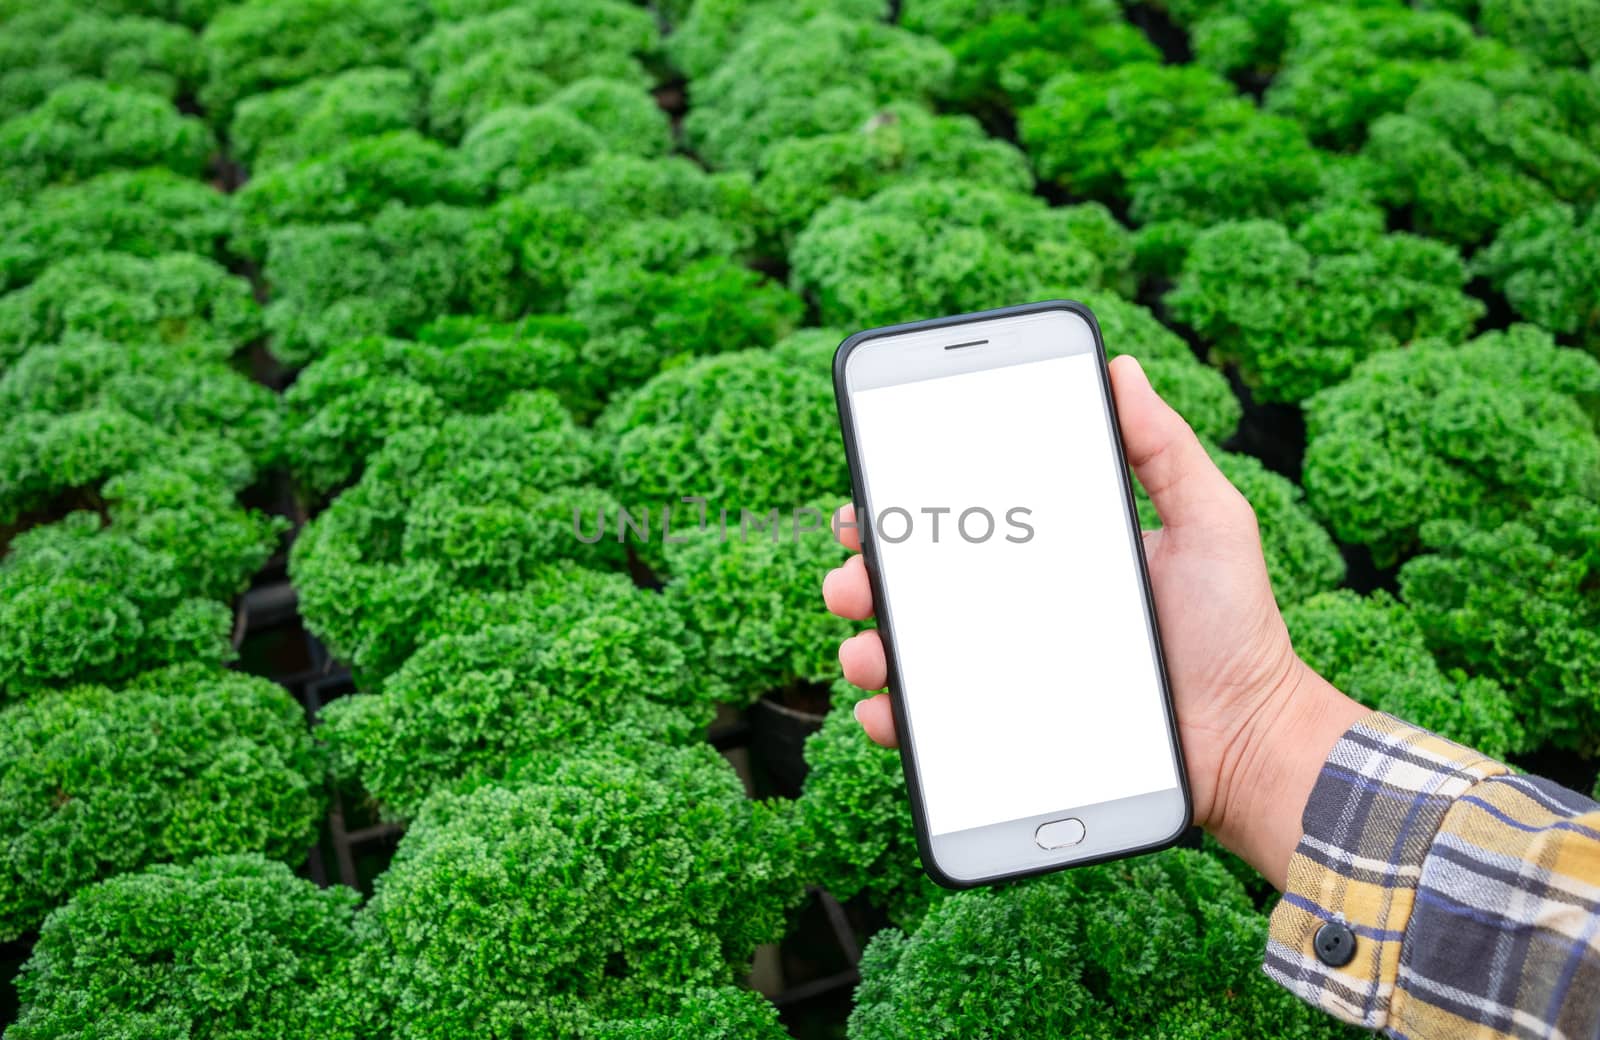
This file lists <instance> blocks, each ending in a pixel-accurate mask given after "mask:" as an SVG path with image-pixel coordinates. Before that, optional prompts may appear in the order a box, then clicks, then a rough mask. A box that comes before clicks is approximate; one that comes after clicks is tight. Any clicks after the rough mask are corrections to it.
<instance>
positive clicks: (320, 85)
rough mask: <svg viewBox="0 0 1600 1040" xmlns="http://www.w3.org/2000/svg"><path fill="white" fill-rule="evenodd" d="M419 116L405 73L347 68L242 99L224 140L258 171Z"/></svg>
mask: <svg viewBox="0 0 1600 1040" xmlns="http://www.w3.org/2000/svg"><path fill="white" fill-rule="evenodd" d="M421 115H422V113H421V100H420V98H419V97H418V95H417V87H416V84H415V83H414V82H413V81H412V78H411V76H410V75H409V74H408V73H406V72H403V71H401V70H399V69H383V68H374V69H351V70H350V71H348V72H340V73H336V74H334V75H331V76H318V77H315V78H313V79H308V80H305V81H304V82H301V83H297V84H295V85H294V86H292V87H283V88H281V89H279V90H270V91H267V92H266V93H263V94H255V95H252V96H251V97H248V98H246V99H244V100H243V101H241V102H240V103H239V108H238V111H236V112H235V113H234V116H233V122H232V124H230V126H229V127H228V143H229V146H230V147H231V149H232V151H233V155H234V157H235V158H237V159H238V160H239V161H240V162H242V163H244V164H245V165H247V166H249V167H250V168H251V169H252V170H253V171H260V170H264V169H266V168H267V167H270V166H276V165H278V164H279V163H286V162H296V161H298V160H302V159H310V158H312V157H314V156H317V155H322V154H323V153H325V152H331V151H333V150H334V149H335V148H337V147H339V146H340V145H342V144H346V143H348V142H350V141H353V140H356V139H358V138H362V137H373V136H376V135H378V134H382V133H387V132H389V131H393V130H409V129H412V128H414V127H415V126H416V125H417V124H418V122H419V121H420V120H421Z"/></svg>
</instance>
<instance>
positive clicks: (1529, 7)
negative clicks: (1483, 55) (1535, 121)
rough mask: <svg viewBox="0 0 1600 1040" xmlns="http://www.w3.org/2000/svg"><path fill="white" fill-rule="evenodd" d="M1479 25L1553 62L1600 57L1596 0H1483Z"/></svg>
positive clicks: (1591, 60) (1585, 62)
mask: <svg viewBox="0 0 1600 1040" xmlns="http://www.w3.org/2000/svg"><path fill="white" fill-rule="evenodd" d="M1478 26H1479V28H1481V29H1482V30H1483V31H1484V32H1486V33H1488V34H1489V35H1490V36H1494V37H1497V38H1499V39H1502V40H1505V41H1506V42H1507V43H1509V44H1511V45H1512V46H1513V47H1516V48H1517V49H1519V50H1523V51H1527V52H1528V53H1529V54H1532V55H1533V56H1534V57H1535V58H1538V59H1539V60H1540V61H1542V62H1545V63H1547V64H1550V65H1589V64H1592V63H1594V62H1597V61H1600V5H1597V4H1596V3H1595V2H1594V0H1483V4H1482V6H1481V7H1480V8H1479V11H1478Z"/></svg>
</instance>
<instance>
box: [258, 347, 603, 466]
mask: <svg viewBox="0 0 1600 1040" xmlns="http://www.w3.org/2000/svg"><path fill="white" fill-rule="evenodd" d="M420 335H421V336H422V337H423V338H422V340H421V341H419V342H413V341H410V340H396V339H385V338H381V337H373V338H367V339H358V340H354V341H351V342H349V343H344V344H340V345H339V346H337V347H335V348H334V349H333V350H332V351H330V352H329V354H328V356H327V357H325V358H323V359H321V360H319V361H316V362H314V363H312V364H311V365H309V366H308V367H307V368H306V369H305V371H304V372H302V373H301V375H300V378H299V379H297V380H295V383H294V385H293V386H291V387H290V388H289V390H288V391H287V392H286V393H285V394H284V398H283V400H284V407H285V411H286V417H285V418H286V422H285V430H284V452H285V454H286V456H287V461H288V464H289V467H290V469H291V470H292V471H293V472H294V474H295V476H296V477H297V478H298V480H299V481H300V484H301V486H302V487H303V488H304V489H305V490H306V491H307V492H309V493H310V494H311V495H313V496H322V495H325V494H327V493H328V492H330V491H334V490H336V489H338V488H340V487H342V486H344V485H345V484H348V483H350V482H351V481H352V480H353V479H354V478H355V477H357V476H359V475H360V468H361V466H362V464H363V463H364V462H365V461H366V460H367V459H368V458H370V457H372V456H373V455H374V454H376V453H377V451H378V449H379V448H381V447H382V446H383V444H384V443H385V442H386V441H387V440H388V438H389V437H390V436H392V435H393V434H395V433H398V432H400V431H401V430H405V429H411V428H412V427H426V426H432V425H435V424H437V423H438V422H440V421H442V420H443V419H444V418H445V417H446V416H448V415H453V414H459V413H483V412H492V411H494V410H495V409H497V408H499V407H500V406H502V405H503V404H505V402H506V399H507V398H509V397H510V396H511V395H512V394H514V393H517V392H518V391H522V390H535V389H539V388H541V387H542V388H545V389H549V390H553V391H555V392H557V393H558V394H559V395H560V396H561V397H562V398H563V402H564V403H567V404H569V405H572V406H577V405H579V404H589V403H590V400H589V399H588V398H587V397H585V396H584V395H585V393H586V392H591V393H592V392H594V389H593V388H592V387H590V386H589V385H588V384H589V381H588V380H586V379H585V378H584V377H585V376H586V375H587V374H588V373H587V369H586V367H585V366H584V365H583V364H582V362H581V361H580V356H581V355H580V352H579V348H580V347H582V346H583V341H584V338H585V335H586V333H585V330H584V328H583V326H582V325H579V324H578V323H576V322H572V321H567V320H564V319H559V318H550V319H540V318H532V319H528V320H526V321H523V322H519V323H517V324H515V325H497V324H494V323H491V322H480V321H472V320H465V321H456V322H443V323H436V324H433V325H430V326H428V327H426V328H424V329H423V331H422V332H421V333H420Z"/></svg>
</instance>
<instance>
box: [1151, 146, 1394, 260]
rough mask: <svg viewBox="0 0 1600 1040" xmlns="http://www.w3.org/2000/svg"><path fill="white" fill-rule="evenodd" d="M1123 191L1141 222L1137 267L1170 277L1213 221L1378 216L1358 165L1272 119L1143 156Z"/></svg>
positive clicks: (1296, 221) (1299, 220) (1296, 222)
mask: <svg viewBox="0 0 1600 1040" xmlns="http://www.w3.org/2000/svg"><path fill="white" fill-rule="evenodd" d="M1127 187H1128V196H1129V202H1128V214H1129V216H1130V217H1132V218H1133V219H1134V220H1135V221H1138V222H1139V223H1141V224H1143V225H1145V226H1144V227H1143V228H1141V229H1140V231H1139V260H1140V266H1141V267H1143V268H1145V269H1148V270H1151V271H1154V272H1155V273H1158V274H1163V275H1168V276H1171V275H1176V274H1177V273H1178V271H1179V270H1180V269H1181V268H1182V266H1183V259H1184V255H1185V253H1186V252H1187V250H1188V249H1189V247H1190V245H1191V244H1192V243H1193V241H1194V239H1195V237H1196V236H1198V235H1199V234H1200V232H1201V231H1202V230H1204V229H1205V228H1208V227H1210V226H1212V225H1214V224H1221V223H1224V222H1226V221H1230V220H1247V219H1251V218H1258V217H1259V218H1265V219H1268V220H1276V221H1279V222H1281V223H1284V224H1286V225H1288V226H1290V227H1298V226H1299V225H1300V224H1301V223H1303V222H1304V221H1306V220H1309V219H1311V218H1313V217H1315V216H1316V215H1317V214H1318V213H1320V212H1322V211H1324V210H1327V209H1330V208H1335V207H1339V208H1358V209H1366V210H1370V211H1371V212H1372V213H1373V215H1374V216H1375V217H1377V218H1378V219H1380V220H1381V219H1382V215H1381V213H1379V212H1378V211H1377V209H1376V203H1375V201H1374V198H1373V194H1372V192H1371V190H1370V189H1369V187H1368V186H1367V184H1366V178H1365V176H1364V174H1363V172H1362V167H1361V165H1360V162H1359V160H1354V159H1350V158H1348V157H1345V156H1340V155H1335V154H1333V153H1331V152H1325V151H1322V150H1321V149H1318V148H1315V147H1313V146H1312V145H1311V142H1310V141H1308V140H1307V139H1306V136H1305V132H1304V131H1303V130H1301V129H1300V127H1299V126H1298V125H1297V124H1295V123H1292V122H1290V121H1288V120H1285V119H1278V118H1275V117H1272V116H1260V117H1258V118H1255V119H1251V120H1249V121H1248V122H1246V123H1244V124H1243V125H1242V126H1240V127H1239V128H1237V129H1234V130H1227V131H1222V132H1219V133H1216V134H1212V135H1209V136H1207V137H1205V138H1202V139H1200V140H1198V141H1195V142H1193V143H1190V144H1186V145H1183V146H1181V147H1176V148H1158V149H1154V150H1152V151H1149V152H1146V153H1144V155H1143V157H1142V158H1141V159H1140V160H1139V161H1138V162H1137V163H1136V164H1135V165H1134V166H1133V167H1132V168H1131V169H1130V170H1129V171H1128V173H1127Z"/></svg>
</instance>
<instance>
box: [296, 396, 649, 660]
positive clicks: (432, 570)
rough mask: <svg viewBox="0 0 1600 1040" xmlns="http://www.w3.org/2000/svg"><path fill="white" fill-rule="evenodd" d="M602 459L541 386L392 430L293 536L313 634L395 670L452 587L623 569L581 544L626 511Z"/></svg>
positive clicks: (613, 553) (602, 546) (510, 585)
mask: <svg viewBox="0 0 1600 1040" xmlns="http://www.w3.org/2000/svg"><path fill="white" fill-rule="evenodd" d="M595 459H596V451H595V447H594V444H593V442H592V438H591V437H590V436H589V434H588V432H587V431H584V430H580V429H579V428H577V427H576V426H574V425H573V423H572V420H571V417H570V416H569V415H568V414H567V412H566V411H565V410H564V409H563V408H562V407H561V406H560V404H559V403H558V402H557V401H556V399H555V398H554V397H553V396H552V395H550V394H549V393H547V392H544V391H535V392H521V393H517V394H513V395H512V396H511V397H509V398H508V399H507V400H506V402H505V404H504V405H503V406H502V407H501V408H499V409H497V410H495V411H493V412H490V413H486V414H483V415H454V416H450V417H448V418H446V419H445V420H444V421H443V422H441V423H439V424H438V425H437V426H435V427H415V428H411V429H407V430H403V431H400V432H398V433H396V434H394V435H393V436H391V437H390V438H389V439H388V441H387V442H386V443H385V444H384V446H383V449H382V450H381V451H379V452H378V453H377V455H376V456H374V457H373V458H372V459H370V460H369V461H368V463H367V467H366V472H365V473H364V474H363V475H362V478H361V480H360V482H359V483H357V484H356V485H355V486H354V487H352V488H349V489H347V490H346V491H345V492H344V493H343V494H341V495H340V496H339V497H338V498H337V499H336V500H335V501H334V503H333V505H332V506H330V507H329V508H328V509H327V510H325V511H324V512H323V513H321V514H320V515H319V516H318V517H316V518H315V519H314V520H313V521H312V522H311V523H310V524H309V525H308V526H307V527H306V528H305V529H304V530H303V531H302V532H301V534H300V536H299V537H298V538H297V539H296V540H295V544H294V549H293V551H292V553H291V555H290V574H291V576H292V577H293V579H294V582H295V586H296V588H298V589H299V592H300V609H301V612H302V614H303V615H304V617H305V619H306V624H307V626H308V627H310V628H311V629H312V630H313V631H315V632H316V633H317V634H318V635H319V636H320V637H321V638H322V639H323V640H324V641H325V642H326V643H327V644H328V646H329V648H330V649H332V650H333V652H334V653H335V654H336V655H338V656H339V657H340V658H341V659H343V660H345V661H348V662H350V663H351V664H353V665H355V666H356V667H357V668H359V669H363V670H373V669H378V668H380V667H383V666H388V667H392V666H393V665H396V664H398V663H399V662H400V661H402V660H404V658H405V656H406V655H407V654H409V652H410V650H411V648H412V647H413V646H414V645H415V644H414V640H415V638H416V629H417V627H418V625H419V623H420V622H421V621H422V620H423V619H425V618H426V617H427V616H429V615H430V614H431V613H432V612H433V611H435V610H436V609H437V604H438V603H440V602H441V601H442V600H443V599H445V598H446V597H448V596H449V595H450V594H451V593H453V592H457V591H465V590H473V589H476V590H483V591H492V590H509V589H515V588H518V587H521V586H523V585H525V584H527V583H528V582H530V581H532V580H534V579H535V578H536V577H537V576H538V575H539V574H540V573H542V571H543V568H544V567H545V565H547V564H549V563H551V562H554V561H557V560H562V559H573V560H577V561H579V562H584V563H590V564H594V565H597V566H599V567H619V566H621V565H622V564H623V563H624V562H625V561H626V559H627V546H626V545H624V544H622V543H621V542H619V541H617V540H614V539H613V538H598V539H595V540H593V541H592V542H587V541H584V540H582V539H580V537H579V535H580V531H581V532H582V533H583V534H584V535H585V536H587V533H588V531H589V525H590V524H591V523H592V518H594V517H596V516H597V514H600V515H609V516H612V517H615V516H617V514H618V506H617V505H616V503H615V501H614V500H613V499H612V498H611V497H610V495H608V494H606V493H605V492H603V491H601V490H600V489H599V488H598V487H597V486H596V483H597V476H598V474H597V467H596V463H595Z"/></svg>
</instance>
